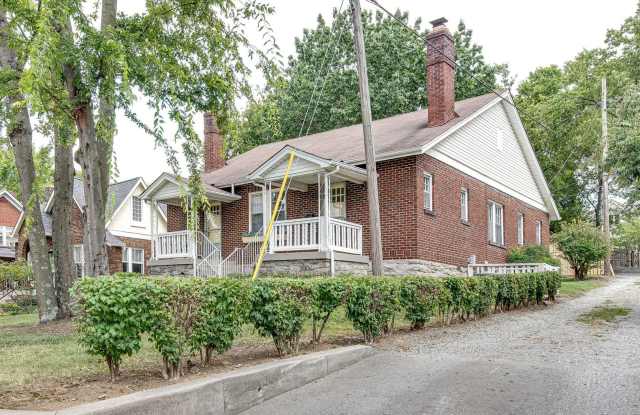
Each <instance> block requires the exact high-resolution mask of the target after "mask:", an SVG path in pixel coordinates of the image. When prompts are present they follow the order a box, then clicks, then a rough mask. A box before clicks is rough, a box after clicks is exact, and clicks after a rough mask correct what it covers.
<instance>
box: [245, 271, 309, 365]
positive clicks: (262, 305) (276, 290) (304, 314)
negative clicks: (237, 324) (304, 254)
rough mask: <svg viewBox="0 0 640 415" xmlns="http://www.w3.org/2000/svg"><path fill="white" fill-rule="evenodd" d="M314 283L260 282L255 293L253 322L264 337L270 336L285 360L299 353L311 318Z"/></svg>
mask: <svg viewBox="0 0 640 415" xmlns="http://www.w3.org/2000/svg"><path fill="white" fill-rule="evenodd" d="M309 294H310V282H309V280H301V279H286V278H265V279H258V280H257V281H255V282H254V283H253V287H252V289H251V312H250V313H249V320H250V321H251V323H253V325H254V326H255V328H256V329H257V330H258V333H260V334H261V335H262V336H270V337H271V338H272V339H273V342H274V344H275V346H276V350H277V351H278V353H279V354H280V355H281V356H284V355H286V354H289V353H296V352H297V351H298V348H299V346H300V336H301V334H302V327H303V324H304V322H305V320H306V319H307V318H308V317H309V315H310V307H309V305H310V295H309Z"/></svg>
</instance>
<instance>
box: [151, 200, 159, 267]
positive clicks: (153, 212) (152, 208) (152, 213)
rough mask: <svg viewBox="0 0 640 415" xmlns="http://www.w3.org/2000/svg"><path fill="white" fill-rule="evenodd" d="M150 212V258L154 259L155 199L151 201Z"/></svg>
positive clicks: (156, 205) (156, 203)
mask: <svg viewBox="0 0 640 415" xmlns="http://www.w3.org/2000/svg"><path fill="white" fill-rule="evenodd" d="M150 205H151V212H150V213H149V226H150V227H151V258H153V259H156V235H157V233H156V232H157V229H156V221H157V219H156V210H157V208H158V202H157V201H156V200H155V199H151V204H150Z"/></svg>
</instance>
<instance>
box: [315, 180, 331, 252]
mask: <svg viewBox="0 0 640 415" xmlns="http://www.w3.org/2000/svg"><path fill="white" fill-rule="evenodd" d="M330 189H331V178H330V176H329V175H328V174H327V173H319V174H318V221H319V225H318V226H319V232H320V244H319V245H320V250H321V251H328V250H329V249H330V248H331V233H330V231H331V228H330V224H329V217H330V212H329V207H330V196H331V195H330Z"/></svg>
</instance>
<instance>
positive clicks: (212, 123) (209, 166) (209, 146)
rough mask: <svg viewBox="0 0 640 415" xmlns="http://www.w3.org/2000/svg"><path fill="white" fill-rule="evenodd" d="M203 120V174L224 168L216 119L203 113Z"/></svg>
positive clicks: (220, 136)
mask: <svg viewBox="0 0 640 415" xmlns="http://www.w3.org/2000/svg"><path fill="white" fill-rule="evenodd" d="M203 119H204V172H205V173H209V172H210V171H213V170H217V169H219V168H222V167H224V153H223V152H224V143H223V140H222V135H221V134H220V130H219V129H218V124H217V123H216V117H215V116H214V115H213V114H211V113H210V112H205V113H204V115H203Z"/></svg>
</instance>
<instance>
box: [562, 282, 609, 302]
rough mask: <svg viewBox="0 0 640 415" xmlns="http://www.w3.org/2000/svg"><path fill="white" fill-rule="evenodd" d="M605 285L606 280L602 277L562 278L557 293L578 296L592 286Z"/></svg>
mask: <svg viewBox="0 0 640 415" xmlns="http://www.w3.org/2000/svg"><path fill="white" fill-rule="evenodd" d="M605 285H607V281H605V280H602V279H587V280H582V281H578V280H576V279H573V278H563V279H562V285H561V286H560V290H559V291H558V294H559V295H560V296H561V297H572V298H573V297H579V296H581V295H583V294H585V293H586V292H588V291H591V290H593V289H594V288H599V287H603V286H605Z"/></svg>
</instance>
